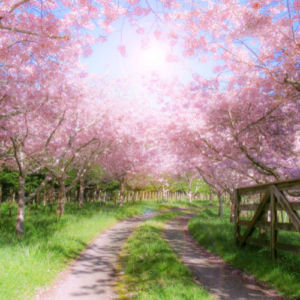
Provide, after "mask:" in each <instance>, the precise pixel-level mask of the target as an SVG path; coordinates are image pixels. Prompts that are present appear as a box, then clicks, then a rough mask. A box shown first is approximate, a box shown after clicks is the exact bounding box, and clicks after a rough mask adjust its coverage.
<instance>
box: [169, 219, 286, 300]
mask: <svg viewBox="0 0 300 300" xmlns="http://www.w3.org/2000/svg"><path fill="white" fill-rule="evenodd" d="M194 215H195V214H186V215H183V216H180V217H177V218H175V219H172V220H171V221H170V222H169V223H168V224H167V225H166V227H165V230H164V235H165V238H166V240H167V241H168V242H169V244H170V245H171V246H172V248H173V249H174V250H175V251H176V252H177V253H178V255H179V256H180V257H181V258H182V260H183V262H184V263H185V265H187V266H188V267H189V268H190V270H191V271H192V272H193V274H194V276H196V278H195V280H196V281H197V283H199V284H202V285H204V286H205V287H206V288H207V289H209V290H210V291H212V293H213V294H214V295H216V297H217V299H222V300H223V299H230V300H248V299H251V300H268V299H283V298H281V297H280V296H279V295H277V294H275V293H274V292H273V291H271V290H267V289H266V290H264V289H262V288H261V287H260V286H258V285H257V284H256V283H255V281H254V280H249V279H245V278H243V277H242V276H239V275H238V274H235V270H233V269H232V268H230V267H229V266H228V265H227V264H225V263H224V262H223V260H221V259H219V258H216V257H214V256H213V255H210V254H208V252H207V251H205V250H204V249H203V248H201V247H199V246H198V245H197V243H196V242H195V241H194V240H193V239H192V238H191V236H190V235H189V233H187V226H186V225H187V223H188V220H189V219H190V218H191V217H192V216H194Z"/></svg>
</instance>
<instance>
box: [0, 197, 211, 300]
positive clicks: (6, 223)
mask: <svg viewBox="0 0 300 300" xmlns="http://www.w3.org/2000/svg"><path fill="white" fill-rule="evenodd" d="M204 204H205V203H204ZM189 205H190V204H189V203H186V202H177V203H173V204H171V203H166V204H157V203H156V202H154V201H152V202H144V201H142V202H137V203H135V204H131V203H127V204H125V205H124V206H122V207H115V206H114V205H113V203H109V204H108V206H100V205H99V203H92V202H89V203H84V207H83V209H81V210H79V209H78V208H77V204H75V203H66V208H65V215H64V216H63V217H60V218H59V217H57V216H56V214H55V213H54V212H55V210H56V207H54V209H53V211H54V212H53V213H50V211H49V207H46V210H45V212H43V211H42V208H40V210H39V212H38V214H35V212H34V209H31V211H30V215H28V214H27V215H26V218H25V235H24V237H22V238H21V239H18V238H17V237H16V234H15V220H16V213H17V207H16V205H15V204H14V207H13V216H12V219H11V220H9V217H8V215H9V208H8V205H7V204H6V203H4V204H2V208H1V210H2V211H1V219H0V299H5V300H17V299H22V300H24V299H33V298H34V294H35V293H36V292H37V290H38V289H40V288H42V287H44V286H46V285H48V286H49V285H51V284H52V283H53V282H54V280H55V279H56V278H57V276H58V275H59V274H60V273H59V272H61V271H62V270H64V269H65V268H66V267H67V265H68V264H69V263H70V262H71V261H72V260H74V259H75V258H77V257H78V256H79V254H80V252H81V251H83V250H84V249H85V248H86V247H87V245H89V244H90V243H91V242H92V241H93V239H95V237H96V236H97V235H98V234H99V233H101V232H103V231H105V230H106V229H107V228H109V227H111V226H113V225H114V224H116V223H117V222H118V221H120V220H122V219H124V218H128V217H132V216H134V215H138V214H142V213H145V212H147V211H155V210H162V209H169V208H171V207H179V206H189ZM192 205H202V202H198V203H193V204H192ZM26 212H27V208H26Z"/></svg>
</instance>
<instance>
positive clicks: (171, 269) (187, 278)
mask: <svg viewBox="0 0 300 300" xmlns="http://www.w3.org/2000/svg"><path fill="white" fill-rule="evenodd" d="M180 214H182V212H169V213H166V214H163V215H159V216H157V217H155V218H153V219H151V220H148V221H146V222H145V223H144V224H143V225H141V226H140V227H138V228H137V229H136V230H135V231H134V233H133V234H132V235H131V236H130V237H129V238H128V240H127V243H126V244H125V246H124V248H123V250H122V253H121V256H120V262H119V274H120V276H119V284H118V292H119V299H145V300H179V299H180V300H185V299H186V300H199V299H201V300H208V299H213V298H212V297H211V296H210V294H209V293H208V292H207V291H206V290H205V289H204V288H203V287H202V286H199V285H197V284H196V283H195V282H194V280H193V277H192V275H191V273H190V272H189V271H188V269H187V268H186V267H185V266H184V265H183V264H182V263H181V261H180V259H179V258H178V256H177V255H176V254H175V253H174V251H173V250H172V248H171V247H170V246H169V244H168V243H167V242H166V241H165V240H164V238H163V237H162V230H163V227H164V225H165V223H166V222H167V221H168V220H169V219H171V218H173V217H175V216H178V215H180Z"/></svg>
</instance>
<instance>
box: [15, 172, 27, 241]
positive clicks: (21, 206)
mask: <svg viewBox="0 0 300 300" xmlns="http://www.w3.org/2000/svg"><path fill="white" fill-rule="evenodd" d="M25 203H26V199H25V171H24V169H23V170H20V172H19V203H18V213H17V222H16V232H17V235H18V236H19V237H20V236H22V235H23V234H24V221H25Z"/></svg>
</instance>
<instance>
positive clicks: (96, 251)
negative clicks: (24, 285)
mask: <svg viewBox="0 0 300 300" xmlns="http://www.w3.org/2000/svg"><path fill="white" fill-rule="evenodd" d="M197 208H198V207H197ZM191 209H193V207H189V208H173V209H170V210H168V211H178V210H191ZM163 212H164V213H165V212H167V211H163ZM163 212H162V211H161V212H149V213H146V214H144V215H140V216H137V217H133V218H130V219H127V220H124V221H121V222H119V223H118V224H116V225H115V226H113V227H112V228H110V229H108V230H106V231H105V232H104V233H103V234H101V235H99V237H98V238H97V239H96V240H95V241H94V242H93V243H92V244H91V245H90V246H89V247H88V248H87V250H85V251H84V252H83V253H82V255H81V256H80V258H79V259H78V260H77V261H75V262H74V263H73V266H72V267H71V268H69V269H68V270H67V271H66V272H65V273H64V274H63V276H62V279H60V280H59V281H58V282H56V283H55V284H54V285H53V286H52V287H51V288H50V289H49V290H46V291H42V292H41V293H40V294H39V295H37V296H36V300H94V299H95V300H96V299H97V300H99V299H101V300H110V299H114V298H115V297H116V296H117V294H116V293H115V292H114V289H113V287H114V283H115V266H116V263H117V261H118V254H119V251H120V250H121V249H122V246H123V243H124V242H125V240H126V239H127V238H128V236H129V235H130V234H131V233H132V231H133V230H134V228H135V227H136V226H138V225H141V224H142V223H143V222H145V221H146V220H148V219H150V218H153V217H155V216H156V215H157V214H159V213H163Z"/></svg>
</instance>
